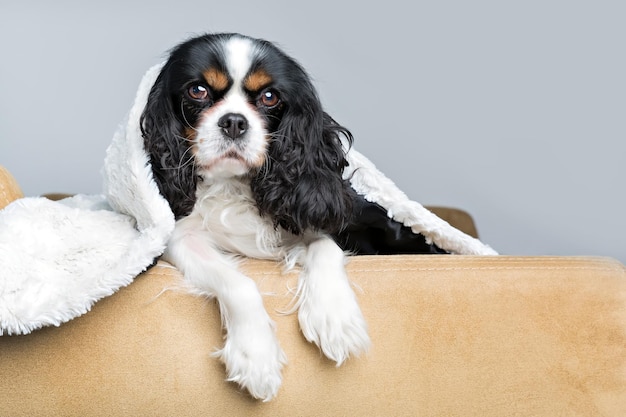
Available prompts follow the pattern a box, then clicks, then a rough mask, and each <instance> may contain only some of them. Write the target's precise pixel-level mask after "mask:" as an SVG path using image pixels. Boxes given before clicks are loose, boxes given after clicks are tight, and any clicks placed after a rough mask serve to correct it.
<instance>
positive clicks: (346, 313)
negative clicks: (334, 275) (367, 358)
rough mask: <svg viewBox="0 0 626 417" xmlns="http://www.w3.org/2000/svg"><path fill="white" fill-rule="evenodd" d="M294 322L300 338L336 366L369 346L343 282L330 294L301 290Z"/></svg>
mask: <svg viewBox="0 0 626 417" xmlns="http://www.w3.org/2000/svg"><path fill="white" fill-rule="evenodd" d="M298 320H299V322H300V328H301V330H302V334H303V335H304V337H305V338H306V339H307V340H308V341H309V342H313V343H315V344H316V345H317V346H319V348H320V349H321V350H322V352H323V353H324V355H325V356H326V357H327V358H328V359H331V360H333V361H335V362H337V366H340V365H341V364H342V363H343V362H344V361H346V360H347V359H348V358H349V357H350V356H358V355H359V354H361V353H363V352H366V351H367V350H368V349H369V347H370V344H371V342H370V338H369V335H368V333H367V324H366V322H365V319H364V318H363V314H362V313H361V309H360V308H359V305H358V303H357V301H356V298H355V296H354V293H353V292H352V290H351V289H350V286H349V284H348V283H347V281H346V282H345V286H340V288H336V289H333V290H331V291H328V289H326V290H324V291H319V292H315V291H308V290H307V289H304V291H303V292H302V293H301V300H300V308H299V309H298Z"/></svg>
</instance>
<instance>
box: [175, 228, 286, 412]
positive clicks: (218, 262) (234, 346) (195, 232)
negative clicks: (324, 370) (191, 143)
mask: <svg viewBox="0 0 626 417" xmlns="http://www.w3.org/2000/svg"><path fill="white" fill-rule="evenodd" d="M201 227H202V225H201V221H200V220H199V219H196V218H194V217H191V216H190V217H187V218H185V219H183V220H180V221H179V222H178V223H177V225H176V229H175V231H174V234H173V236H172V238H171V239H170V242H169V243H168V248H167V250H166V253H165V256H164V257H165V259H166V260H168V261H170V262H172V263H173V264H174V265H176V267H177V268H179V270H181V272H182V273H183V275H184V276H185V280H186V281H187V282H188V283H189V284H190V285H192V286H193V287H194V289H197V290H199V292H201V293H202V294H205V295H208V296H212V297H216V298H217V300H218V302H219V305H220V310H221V314H222V322H223V325H224V327H225V329H226V341H225V343H224V347H223V348H222V349H221V350H220V351H218V352H217V353H216V356H217V357H219V358H220V359H221V360H222V362H224V364H225V365H226V371H227V374H228V380H229V381H233V382H236V383H238V384H239V385H241V386H242V387H244V388H246V389H247V390H248V391H249V392H250V394H251V395H252V396H253V397H255V398H258V399H261V400H264V401H269V400H271V399H272V398H274V397H275V396H276V393H277V391H278V389H279V387H280V384H281V381H282V377H281V369H282V366H283V364H284V363H285V355H284V353H283V351H282V350H281V348H280V346H279V344H278V340H277V339H276V334H275V331H274V323H273V321H272V320H271V319H270V317H269V315H268V314H267V311H266V310H265V308H264V307H263V300H262V298H261V294H260V293H259V290H258V288H257V286H256V284H255V283H254V281H252V280H251V279H250V278H249V277H247V276H245V275H243V274H242V273H240V272H239V271H238V270H237V269H236V266H235V265H234V264H233V263H232V262H231V261H230V260H229V259H228V258H227V257H225V256H224V255H223V254H222V253H221V252H220V251H218V250H216V249H215V248H214V246H213V245H212V243H211V240H210V236H209V235H208V234H207V232H206V231H202V230H201Z"/></svg>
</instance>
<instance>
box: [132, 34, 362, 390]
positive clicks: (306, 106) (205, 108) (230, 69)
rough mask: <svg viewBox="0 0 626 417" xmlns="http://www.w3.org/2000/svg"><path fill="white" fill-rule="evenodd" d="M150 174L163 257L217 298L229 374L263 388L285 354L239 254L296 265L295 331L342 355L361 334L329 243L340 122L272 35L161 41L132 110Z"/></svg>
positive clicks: (340, 224)
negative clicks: (145, 89) (168, 220)
mask: <svg viewBox="0 0 626 417" xmlns="http://www.w3.org/2000/svg"><path fill="white" fill-rule="evenodd" d="M140 122H141V130H142V135H143V138H144V146H145V149H146V152H147V153H148V155H149V158H150V163H151V165H152V170H153V176H154V179H155V182H156V183H157V185H158V187H159V190H160V192H161V194H162V195H163V196H164V197H165V199H166V200H167V201H168V203H169V204H170V207H171V209H172V211H173V212H174V215H175V217H176V226H175V229H174V232H173V234H172V236H171V238H170V240H169V242H168V244H167V248H166V250H165V253H164V255H163V257H164V259H165V260H167V261H169V262H171V263H172V264H174V265H175V266H176V267H177V268H178V269H179V270H180V271H181V272H182V273H183V275H184V279H185V281H186V282H187V283H189V284H190V285H192V286H193V287H194V288H195V289H197V290H198V291H199V292H201V293H202V294H205V295H208V296H211V297H215V298H216V299H217V301H218V303H219V306H220V312H221V316H222V321H223V326H224V329H225V334H226V337H225V342H224V346H223V347H222V348H221V349H220V350H219V351H218V352H217V354H216V356H217V357H219V359H220V360H221V361H222V362H223V363H224V365H225V368H226V373H227V379H228V380H229V381H233V382H236V383H238V384H239V385H240V386H241V387H242V388H244V389H246V390H247V391H248V392H249V393H250V394H251V395H252V396H253V397H255V398H257V399H260V400H263V401H269V400H271V399H273V398H274V397H275V396H276V395H277V392H278V390H279V388H280V385H281V382H282V376H281V371H282V368H283V366H284V365H285V363H286V358H285V354H284V352H283V351H282V349H281V347H280V345H279V342H278V340H277V338H276V334H275V325H274V323H273V321H272V320H271V318H270V316H269V314H268V313H267V312H266V310H265V309H264V306H263V300H262V297H261V294H260V292H259V290H258V288H257V287H256V284H255V283H254V282H253V281H252V280H251V279H250V278H249V277H247V276H245V275H244V274H242V273H241V272H239V270H238V269H237V257H238V256H245V257H252V258H260V259H272V260H280V261H283V262H285V264H286V265H287V266H288V267H293V266H295V265H299V266H301V271H302V272H301V274H300V276H299V278H298V285H297V291H296V297H297V298H296V301H295V308H296V309H297V311H298V320H299V323H300V328H301V331H302V333H303V336H304V337H305V338H306V339H307V340H308V341H309V342H312V343H315V344H316V345H317V346H319V348H320V350H321V351H322V352H323V354H324V355H325V356H326V357H328V358H329V359H331V360H332V361H334V362H336V364H337V366H339V365H341V364H342V363H343V362H344V361H346V360H347V359H348V358H349V357H351V356H358V355H359V354H361V353H364V352H366V351H367V350H368V348H369V346H370V338H369V336H368V331H367V325H366V321H365V319H364V317H363V314H362V312H361V310H360V308H359V305H358V303H357V299H356V296H355V294H354V292H353V290H352V287H351V284H350V282H349V280H348V277H347V274H346V270H345V262H346V258H345V254H344V251H343V250H342V249H341V248H340V247H339V246H338V245H337V243H336V242H335V240H333V238H332V236H333V234H336V233H338V232H340V231H341V230H342V229H343V228H344V227H345V226H346V224H347V222H348V219H349V218H350V214H351V210H352V204H353V201H354V191H353V190H352V189H351V187H350V185H349V183H348V182H347V181H346V180H345V179H344V178H343V175H342V174H343V171H344V168H345V167H346V165H347V162H346V158H345V152H346V149H349V147H350V146H351V144H352V141H353V138H352V135H351V133H350V132H349V130H348V129H346V128H345V127H343V126H341V125H339V124H338V123H337V122H336V121H335V120H334V119H333V118H332V117H330V116H329V115H328V114H327V113H325V112H324V110H323V108H322V105H321V103H320V100H319V97H318V94H317V92H316V90H315V88H314V86H313V84H312V82H311V79H310V77H309V76H308V74H307V73H306V71H305V70H304V69H303V68H302V66H301V65H300V64H298V63H297V62H296V61H295V60H294V59H293V58H291V57H290V56H288V55H287V54H286V53H284V52H283V51H282V50H281V49H280V48H279V47H277V46H276V45H275V44H273V43H271V42H268V41H265V40H262V39H255V38H251V37H247V36H244V35H240V34H234V33H221V34H206V35H201V36H197V37H194V38H191V39H189V40H187V41H185V42H183V43H181V44H180V45H178V46H176V47H175V48H174V49H172V50H171V51H170V54H169V57H168V59H167V61H166V62H165V64H164V66H163V68H162V70H161V72H160V74H159V76H158V78H157V80H156V82H155V84H154V85H153V87H152V89H151V91H150V93H149V96H148V101H147V104H146V107H145V110H144V112H143V114H142V115H141V120H140Z"/></svg>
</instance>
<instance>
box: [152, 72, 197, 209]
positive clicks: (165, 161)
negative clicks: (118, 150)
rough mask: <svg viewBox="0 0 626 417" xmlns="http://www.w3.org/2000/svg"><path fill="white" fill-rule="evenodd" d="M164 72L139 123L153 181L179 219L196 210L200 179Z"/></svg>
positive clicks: (160, 75) (155, 85) (153, 89)
mask: <svg viewBox="0 0 626 417" xmlns="http://www.w3.org/2000/svg"><path fill="white" fill-rule="evenodd" d="M165 71H167V65H166V67H165V68H164V69H163V70H162V71H161V74H159V77H158V78H157V80H156V82H155V84H154V86H153V87H152V90H150V94H149V96H148V103H147V104H146V108H145V109H144V111H143V114H142V115H141V122H140V123H141V133H142V135H143V138H144V147H145V149H146V152H147V153H148V155H149V156H150V163H151V164H152V172H153V175H154V179H155V181H156V183H157V185H158V187H159V191H160V192H161V194H162V195H163V197H165V199H166V200H167V201H168V203H169V204H170V208H171V209H172V211H173V212H174V216H175V217H176V218H177V219H178V218H181V217H184V216H186V215H188V214H189V213H190V212H191V210H192V209H193V205H194V204H195V198H196V197H195V193H196V184H197V177H196V174H195V166H194V163H193V153H192V152H191V149H190V145H189V143H188V141H187V139H186V138H185V137H184V135H183V130H184V127H183V126H182V124H181V123H180V122H179V120H178V118H177V117H176V114H175V113H174V109H173V106H172V101H171V100H172V99H171V97H169V94H168V93H167V88H165V82H166V81H165V80H164V72H165Z"/></svg>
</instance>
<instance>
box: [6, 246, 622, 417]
mask: <svg viewBox="0 0 626 417" xmlns="http://www.w3.org/2000/svg"><path fill="white" fill-rule="evenodd" d="M347 268H348V273H349V275H350V277H351V279H352V280H353V281H354V283H355V284H356V286H357V287H359V288H360V290H359V291H358V292H357V295H358V297H359V302H360V304H361V307H362V309H363V313H364V315H365V317H366V319H367V321H368V324H369V329H370V334H371V337H372V343H373V346H372V349H371V351H370V352H369V353H368V354H366V355H364V356H362V357H359V358H351V359H350V360H349V361H348V362H347V363H346V364H344V365H343V366H341V367H339V368H337V367H335V366H334V364H333V363H331V362H329V361H328V360H326V359H325V358H324V357H323V356H322V355H321V354H320V352H319V350H318V349H317V348H316V347H315V346H313V345H311V344H309V343H307V342H306V341H305V340H304V339H303V337H302V335H301V334H300V331H299V328H298V322H297V317H296V315H294V314H292V315H285V314H281V313H280V311H284V310H285V309H286V308H287V306H288V304H289V302H290V301H291V299H292V294H291V293H290V292H289V289H290V288H294V286H295V280H296V277H297V274H296V273H287V274H282V273H281V269H280V266H279V265H278V264H276V263H273V262H266V261H256V260H249V261H246V262H245V263H244V265H243V266H242V269H243V270H244V271H246V273H248V274H249V275H250V276H251V277H252V278H253V279H255V280H256V282H257V284H258V286H259V288H260V290H261V291H262V292H263V293H264V294H265V296H264V300H265V305H266V308H267V309H268V311H269V312H270V314H271V316H272V318H273V319H274V320H275V321H276V323H277V333H278V338H279V340H280V342H281V344H282V347H283V349H284V350H285V352H286V354H287V356H288V360H289V363H288V365H287V366H286V368H285V370H284V380H283V386H282V388H281V390H280V391H279V394H278V397H277V398H276V399H275V400H273V401H272V402H270V403H260V402H257V401H254V400H252V399H250V398H249V397H248V396H247V395H246V394H245V393H244V392H242V391H240V390H239V389H238V388H237V386H236V385H234V384H232V383H228V382H226V381H225V380H224V378H225V373H224V369H223V366H222V365H221V364H220V363H219V362H218V360H217V359H215V358H213V357H212V356H211V353H212V352H214V351H215V350H216V349H217V348H219V347H220V346H221V343H222V330H221V326H220V318H219V309H218V307H217V306H216V304H215V302H213V301H209V300H206V299H203V298H200V297H196V296H193V295H190V294H188V293H186V291H185V290H184V289H183V287H182V285H181V282H182V281H181V279H182V277H181V275H180V274H179V273H178V271H177V270H176V269H174V268H172V267H171V266H170V265H168V264H166V263H164V262H159V263H158V264H157V265H156V266H154V267H152V268H151V269H150V270H149V271H147V272H146V273H144V274H143V275H141V276H139V277H138V278H137V279H136V280H135V281H134V282H133V283H132V284H131V285H129V286H128V287H126V288H124V289H122V290H120V291H119V292H118V293H116V294H114V295H113V296H111V297H108V298H106V299H104V300H102V301H100V302H98V303H97V304H96V305H95V306H94V308H93V310H92V311H91V312H89V313H87V314H86V315H84V316H82V317H79V318H77V319H75V320H73V321H71V322H69V323H66V324H64V325H62V326H61V327H59V328H45V329H42V330H39V331H36V332H35V333H32V334H30V335H27V336H11V337H7V336H3V337H0V398H2V406H1V408H2V413H0V414H3V415H11V416H38V415H42V416H43V415H66V416H72V415H76V416H104V415H107V416H111V415H136V416H139V415H150V416H161V415H162V416H173V415H176V416H191V415H204V416H224V415H228V416H322V415H333V416H335V415H336V416H344V415H345V416H348V415H354V416H383V415H384V416H393V415H407V416H418V415H432V416H440V415H463V416H499V417H500V416H508V415H533V416H556V415H567V416H591V415H603V416H621V415H624V411H625V410H626V269H625V268H624V266H623V265H622V264H620V263H619V262H617V261H614V260H610V259H604V258H524V257H470V256H445V255H442V256H362V257H353V258H350V262H349V264H348V267H347Z"/></svg>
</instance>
